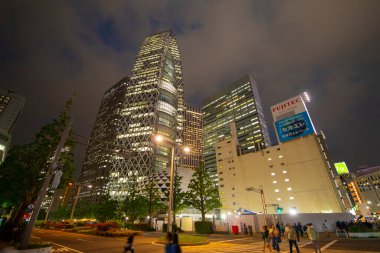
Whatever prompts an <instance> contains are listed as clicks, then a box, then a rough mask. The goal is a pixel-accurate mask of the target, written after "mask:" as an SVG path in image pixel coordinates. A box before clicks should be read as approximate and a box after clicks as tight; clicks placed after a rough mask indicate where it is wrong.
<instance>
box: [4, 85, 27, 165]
mask: <svg viewBox="0 0 380 253" xmlns="http://www.w3.org/2000/svg"><path fill="white" fill-rule="evenodd" d="M24 104H25V98H24V97H22V96H20V95H17V94H16V93H14V92H12V91H9V90H4V89H0V164H1V163H2V162H3V161H4V160H5V157H6V155H7V152H8V150H9V147H10V144H11V139H12V132H13V130H14V128H15V125H16V122H17V120H18V119H19V118H20V116H21V113H22V110H23V108H24Z"/></svg>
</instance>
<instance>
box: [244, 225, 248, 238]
mask: <svg viewBox="0 0 380 253" xmlns="http://www.w3.org/2000/svg"><path fill="white" fill-rule="evenodd" d="M244 234H245V236H248V228H247V225H245V223H244Z"/></svg>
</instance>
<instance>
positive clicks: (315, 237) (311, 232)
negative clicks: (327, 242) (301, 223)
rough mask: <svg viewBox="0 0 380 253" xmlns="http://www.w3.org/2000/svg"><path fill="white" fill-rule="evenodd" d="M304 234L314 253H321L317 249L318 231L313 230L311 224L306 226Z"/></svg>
mask: <svg viewBox="0 0 380 253" xmlns="http://www.w3.org/2000/svg"><path fill="white" fill-rule="evenodd" d="M306 233H307V235H308V237H309V240H310V241H311V242H312V243H313V246H314V251H315V253H321V248H320V247H319V235H318V231H317V230H316V229H315V228H314V226H313V224H311V223H309V224H307V230H306Z"/></svg>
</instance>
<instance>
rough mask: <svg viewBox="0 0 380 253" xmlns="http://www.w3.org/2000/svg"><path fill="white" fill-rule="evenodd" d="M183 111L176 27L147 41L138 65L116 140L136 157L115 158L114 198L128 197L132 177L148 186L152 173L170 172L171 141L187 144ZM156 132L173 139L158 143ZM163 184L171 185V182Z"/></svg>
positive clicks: (128, 89) (113, 166)
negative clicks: (183, 136) (175, 34)
mask: <svg viewBox="0 0 380 253" xmlns="http://www.w3.org/2000/svg"><path fill="white" fill-rule="evenodd" d="M183 113H184V100H183V82H182V66H181V60H180V55H179V51H178V46H177V42H176V40H175V38H174V35H173V32H172V31H164V32H161V33H157V34H153V35H151V36H149V37H147V38H146V39H145V40H144V42H143V44H142V46H141V48H140V51H139V52H138V54H137V57H136V61H135V64H134V65H133V68H132V74H131V80H130V82H129V83H128V84H127V88H126V95H125V100H124V103H123V109H122V110H121V118H120V125H119V127H118V129H117V136H116V141H115V143H116V144H117V145H118V146H122V147H125V150H128V151H134V152H135V155H134V156H133V157H130V158H128V157H125V156H122V155H115V156H113V158H112V169H111V173H110V178H109V192H110V195H111V196H113V197H115V198H122V197H123V196H124V195H125V194H126V193H127V192H128V188H129V185H130V182H131V181H132V180H133V181H135V180H136V181H138V182H139V183H140V186H143V183H144V182H146V181H147V180H148V179H149V178H150V177H151V176H153V177H155V175H157V174H159V175H164V177H166V176H167V174H166V173H164V172H165V171H167V170H168V169H169V166H170V158H171V152H170V151H171V147H172V145H173V144H171V143H170V142H172V143H179V144H181V143H182V132H183V121H184V119H183ZM154 134H160V135H162V136H164V137H165V138H166V139H167V141H165V142H163V143H160V144H157V143H155V142H154V140H153V138H152V136H153V135H154ZM160 178H161V176H160ZM161 179H162V178H161ZM166 179H167V178H166ZM166 179H165V180H166ZM165 180H164V181H165ZM161 181H162V180H161ZM162 186H163V187H166V182H162Z"/></svg>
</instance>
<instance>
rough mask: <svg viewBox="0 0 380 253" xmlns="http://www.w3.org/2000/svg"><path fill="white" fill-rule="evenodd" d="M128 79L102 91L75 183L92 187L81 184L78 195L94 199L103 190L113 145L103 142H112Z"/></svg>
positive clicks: (108, 171) (104, 192)
mask: <svg viewBox="0 0 380 253" xmlns="http://www.w3.org/2000/svg"><path fill="white" fill-rule="evenodd" d="M128 82H129V78H128V77H125V78H123V79H121V80H120V81H119V82H118V83H116V84H115V85H114V86H112V87H111V88H110V89H108V90H107V91H106V92H105V93H104V95H103V99H102V102H101V104H100V108H99V112H98V115H97V117H96V121H95V125H94V128H93V130H92V133H91V139H90V141H89V145H88V147H87V150H86V155H85V158H84V162H83V164H82V168H81V172H80V176H79V183H81V184H85V185H91V186H92V187H91V188H88V187H82V188H81V192H80V198H81V199H85V200H87V201H92V202H97V201H98V200H99V198H100V197H101V196H103V195H105V194H106V193H107V183H108V178H109V173H110V169H111V165H112V164H111V156H112V155H113V152H112V149H113V147H112V146H107V143H111V144H112V143H113V141H114V140H115V138H116V129H117V126H118V125H119V124H120V111H121V108H122V104H123V103H124V97H125V91H126V87H127V83H128Z"/></svg>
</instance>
